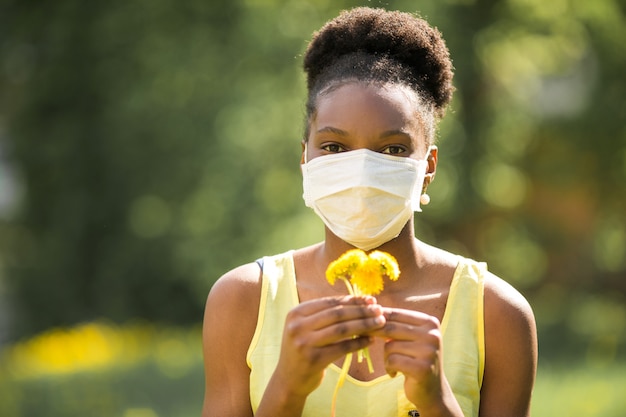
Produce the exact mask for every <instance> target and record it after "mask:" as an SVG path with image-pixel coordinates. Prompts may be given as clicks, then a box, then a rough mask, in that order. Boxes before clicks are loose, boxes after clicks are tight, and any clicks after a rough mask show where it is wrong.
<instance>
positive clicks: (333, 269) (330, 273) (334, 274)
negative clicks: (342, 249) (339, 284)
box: [326, 249, 367, 294]
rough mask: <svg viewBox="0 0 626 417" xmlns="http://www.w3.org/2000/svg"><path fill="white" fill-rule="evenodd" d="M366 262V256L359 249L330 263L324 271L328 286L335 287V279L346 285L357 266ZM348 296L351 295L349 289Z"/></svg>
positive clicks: (348, 252) (350, 251)
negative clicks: (344, 282) (342, 281)
mask: <svg viewBox="0 0 626 417" xmlns="http://www.w3.org/2000/svg"><path fill="white" fill-rule="evenodd" d="M366 260H367V255H366V254H365V252H363V251H362V250H360V249H352V250H349V251H347V252H346V253H344V254H343V255H341V256H340V257H339V258H337V259H336V260H334V261H332V262H331V263H330V265H328V268H327V269H326V279H327V280H328V282H329V283H330V285H335V282H336V281H337V279H342V280H344V281H346V284H348V279H350V276H352V274H353V273H354V271H355V270H357V269H358V268H359V266H360V265H361V264H362V263H363V262H365V261H366ZM348 289H349V290H350V294H352V293H353V291H352V289H351V288H348Z"/></svg>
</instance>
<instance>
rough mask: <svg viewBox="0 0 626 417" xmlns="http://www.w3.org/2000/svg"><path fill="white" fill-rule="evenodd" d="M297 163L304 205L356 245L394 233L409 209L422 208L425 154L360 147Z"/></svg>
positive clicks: (378, 242)
mask: <svg viewBox="0 0 626 417" xmlns="http://www.w3.org/2000/svg"><path fill="white" fill-rule="evenodd" d="M305 154H306V149H305ZM301 167H302V176H303V186H304V194H303V197H304V202H305V204H306V205H307V207H311V208H312V209H313V210H314V211H315V213H317V215H318V216H319V217H320V218H321V219H322V221H323V222H324V224H325V225H326V227H328V228H329V229H330V230H331V231H332V232H333V233H334V234H335V235H336V236H338V237H339V238H341V239H342V240H344V241H346V242H348V243H349V244H351V245H353V246H356V247H357V248H359V249H362V250H366V251H367V250H370V249H374V248H376V247H378V246H380V245H382V244H383V243H386V242H388V241H390V240H391V239H393V238H395V237H396V236H398V235H399V234H400V232H401V231H402V228H403V227H404V226H405V225H406V223H407V222H408V221H409V219H410V218H411V216H412V215H413V212H414V211H422V210H421V209H420V195H421V192H422V186H423V184H424V176H425V175H426V169H427V168H428V163H427V162H426V160H415V159H412V158H406V157H398V156H392V155H385V154H381V153H378V152H373V151H370V150H369V149H358V150H355V151H349V152H341V153H337V154H332V155H325V156H320V157H317V158H315V159H313V160H312V161H309V162H305V163H304V164H302V165H301Z"/></svg>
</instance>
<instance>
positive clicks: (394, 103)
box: [314, 82, 419, 129]
mask: <svg viewBox="0 0 626 417" xmlns="http://www.w3.org/2000/svg"><path fill="white" fill-rule="evenodd" d="M316 107H317V109H316V115H315V117H314V119H315V121H316V122H317V124H330V125H333V126H342V125H350V124H351V123H357V124H359V126H360V127H361V128H366V127H372V128H382V129H401V128H402V129H419V122H418V120H419V117H418V108H419V100H418V97H417V94H416V93H415V92H414V91H413V90H412V89H411V88H409V87H405V86H403V85H398V84H378V83H364V82H349V83H345V84H342V85H339V86H336V87H333V88H329V89H327V90H325V91H322V92H321V93H320V95H319V96H318V100H317V106H316Z"/></svg>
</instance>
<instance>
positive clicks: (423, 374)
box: [372, 308, 458, 415]
mask: <svg viewBox="0 0 626 417" xmlns="http://www.w3.org/2000/svg"><path fill="white" fill-rule="evenodd" d="M383 312H384V316H385V319H386V324H385V326H384V328H382V329H380V330H377V331H375V332H374V333H372V335H375V336H378V337H383V338H385V339H386V342H385V369H386V371H387V373H388V374H389V375H391V376H392V377H393V376H395V375H396V374H397V373H398V372H401V373H402V374H404V377H405V382H404V390H405V393H406V396H407V399H408V400H409V401H411V402H412V403H413V404H415V405H416V406H418V407H419V409H420V412H421V413H422V414H423V415H427V412H426V410H427V409H433V408H438V409H443V408H446V406H445V405H444V404H445V403H448V404H449V403H450V401H449V400H450V399H453V398H454V397H453V394H452V391H451V389H450V387H449V385H448V382H447V380H446V378H445V375H444V372H443V353H442V350H443V349H442V335H441V329H440V324H439V320H438V319H437V318H435V317H433V316H429V315H427V314H424V313H420V312H418V311H412V310H404V309H392V308H384V309H383ZM453 403H456V400H454V401H453ZM456 407H458V404H456ZM456 407H454V404H453V407H452V408H456Z"/></svg>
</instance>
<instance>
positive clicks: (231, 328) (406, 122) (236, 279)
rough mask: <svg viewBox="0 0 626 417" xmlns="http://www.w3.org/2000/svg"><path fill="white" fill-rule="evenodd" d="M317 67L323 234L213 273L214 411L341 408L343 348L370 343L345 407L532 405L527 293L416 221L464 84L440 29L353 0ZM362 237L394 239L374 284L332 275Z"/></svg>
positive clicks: (307, 176)
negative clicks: (384, 278)
mask: <svg viewBox="0 0 626 417" xmlns="http://www.w3.org/2000/svg"><path fill="white" fill-rule="evenodd" d="M304 68H305V71H306V73H307V76H308V79H307V84H308V93H309V96H308V102H307V120H306V128H305V136H304V140H303V153H302V161H301V162H302V173H303V177H304V199H305V203H306V204H307V206H309V207H312V208H313V209H314V210H315V212H316V213H317V214H318V215H319V216H320V217H321V219H322V220H323V221H324V224H325V226H326V229H325V230H326V234H325V240H324V241H323V242H321V243H319V244H316V245H313V246H310V247H306V248H301V249H298V250H294V251H289V252H287V253H285V254H281V255H277V256H273V257H266V258H264V259H263V260H262V261H259V262H255V263H250V264H247V265H243V266H241V267H238V268H236V269H234V270H232V271H230V272H228V273H226V274H225V275H224V276H223V277H221V278H220V279H219V280H218V281H217V283H216V284H215V285H214V286H213V288H212V290H211V292H210V294H209V297H208V300H207V306H206V313H205V318H204V335H203V344H204V355H205V373H206V394H205V402H204V408H203V416H204V417H209V416H219V417H224V416H238V417H243V416H252V415H256V416H259V417H260V416H272V417H280V416H290V417H292V416H315V417H317V416H322V415H330V413H331V397H332V395H333V390H334V388H335V385H336V384H337V380H338V377H339V368H340V367H341V366H342V362H343V359H344V358H345V357H346V354H348V353H350V352H356V351H358V350H360V349H362V348H364V347H368V349H369V352H370V355H371V360H372V362H373V369H374V370H373V372H369V370H368V366H367V364H366V363H365V361H363V362H359V361H358V360H356V359H355V360H353V361H352V363H351V365H350V368H349V373H348V377H347V380H346V381H345V383H344V385H343V386H342V387H341V388H340V389H339V391H338V392H339V394H338V398H337V402H336V415H337V416H377V417H381V416H407V415H409V416H410V415H421V416H466V417H467V416H477V415H480V416H482V417H488V416H493V417H502V416H507V417H513V416H527V415H528V414H529V408H530V397H531V391H532V386H533V383H534V377H535V369H536V360H537V347H536V331H535V323H534V317H533V314H532V311H531V308H530V307H529V305H528V303H527V302H526V300H525V299H524V298H523V297H522V296H521V295H520V294H519V293H518V292H517V291H516V290H515V289H513V288H512V287H511V286H509V285H508V284H506V283H505V282H504V281H503V280H501V279H499V278H497V277H496V276H494V275H493V274H491V273H489V272H487V270H486V268H485V266H484V265H483V264H479V263H476V262H474V261H472V260H469V259H465V258H462V257H460V256H457V255H454V254H451V253H448V252H446V251H444V250H441V249H437V248H434V247H432V246H429V245H427V244H425V243H424V242H421V241H419V240H418V239H416V238H415V236H414V228H413V212H414V211H421V210H420V202H421V203H422V204H427V203H428V198H426V197H427V195H426V189H427V187H428V185H429V184H430V182H431V181H432V180H433V178H434V176H435V171H436V168H437V161H438V153H437V147H436V146H435V145H434V136H435V126H436V122H437V121H438V120H439V118H440V117H441V116H443V114H444V111H445V108H446V106H447V105H448V102H449V101H450V98H451V94H452V91H453V87H452V64H451V61H450V58H449V55H448V50H447V48H446V46H445V44H444V42H443V40H442V39H441V36H440V34H439V32H437V31H436V30H435V29H433V28H432V27H430V26H429V25H428V24H427V23H426V22H425V21H424V20H422V19H419V18H417V17H415V16H413V15H410V14H407V13H400V12H387V11H384V10H381V9H370V8H357V9H353V10H350V11H346V12H343V13H341V14H340V16H338V17H337V18H335V19H334V20H332V21H330V22H328V23H327V24H326V25H325V26H324V27H323V28H322V29H321V30H320V31H319V32H317V33H316V34H315V36H314V38H313V40H312V41H311V43H310V45H309V47H308V49H307V52H306V55H305V59H304ZM355 247H357V248H360V249H363V250H365V251H371V250H374V249H377V250H381V251H384V252H387V253H389V254H391V255H393V256H394V257H395V258H396V259H397V261H398V265H399V268H400V271H401V277H400V279H399V280H398V281H397V282H393V283H387V285H386V286H385V289H384V290H383V291H382V293H380V294H379V295H378V296H377V297H376V298H374V297H369V296H365V297H356V296H349V295H347V291H346V288H345V287H342V286H339V285H337V286H331V285H330V284H329V283H328V282H327V280H326V279H325V270H326V268H327V266H328V265H329V263H331V262H332V261H333V260H335V259H337V258H338V257H339V256H341V255H342V254H343V253H345V252H346V251H347V250H349V249H353V248H355ZM355 357H356V355H355Z"/></svg>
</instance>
